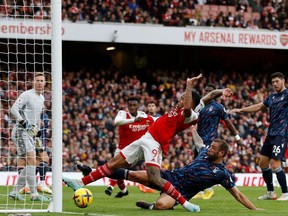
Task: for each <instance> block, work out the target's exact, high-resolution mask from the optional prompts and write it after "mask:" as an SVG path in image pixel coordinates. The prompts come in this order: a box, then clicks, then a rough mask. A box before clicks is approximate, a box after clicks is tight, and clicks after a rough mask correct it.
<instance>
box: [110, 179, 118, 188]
mask: <svg viewBox="0 0 288 216" xmlns="http://www.w3.org/2000/svg"><path fill="white" fill-rule="evenodd" d="M116 184H117V180H115V179H110V184H109V185H110V186H113V187H114V186H115V185H116Z"/></svg>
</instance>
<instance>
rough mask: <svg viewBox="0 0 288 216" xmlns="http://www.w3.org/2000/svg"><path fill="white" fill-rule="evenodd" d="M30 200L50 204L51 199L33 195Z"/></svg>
mask: <svg viewBox="0 0 288 216" xmlns="http://www.w3.org/2000/svg"><path fill="white" fill-rule="evenodd" d="M30 200H31V201H40V202H50V201H51V198H50V197H46V196H42V195H40V194H37V195H32V196H31V198H30Z"/></svg>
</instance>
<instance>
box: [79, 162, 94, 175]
mask: <svg viewBox="0 0 288 216" xmlns="http://www.w3.org/2000/svg"><path fill="white" fill-rule="evenodd" d="M76 167H77V168H78V169H79V170H80V171H81V172H82V174H83V176H87V175H89V174H90V173H91V172H92V169H91V167H89V166H87V165H84V164H83V163H81V162H80V161H76Z"/></svg>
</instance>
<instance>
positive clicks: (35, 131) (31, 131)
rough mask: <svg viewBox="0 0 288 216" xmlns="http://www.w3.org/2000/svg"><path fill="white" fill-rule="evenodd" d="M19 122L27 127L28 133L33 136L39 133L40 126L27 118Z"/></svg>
mask: <svg viewBox="0 0 288 216" xmlns="http://www.w3.org/2000/svg"><path fill="white" fill-rule="evenodd" d="M19 124H20V125H21V126H22V127H23V128H25V129H26V131H27V134H28V135H29V136H31V137H34V136H36V135H37V134H38V131H39V129H38V127H37V126H36V125H32V124H30V123H29V122H28V121H27V120H22V121H20V122H19Z"/></svg>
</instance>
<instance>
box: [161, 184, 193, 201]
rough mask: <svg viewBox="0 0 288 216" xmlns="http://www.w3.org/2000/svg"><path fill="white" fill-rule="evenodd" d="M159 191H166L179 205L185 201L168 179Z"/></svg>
mask: <svg viewBox="0 0 288 216" xmlns="http://www.w3.org/2000/svg"><path fill="white" fill-rule="evenodd" d="M161 191H162V192H163V193H167V194H168V195H169V196H171V197H172V198H174V199H175V200H176V201H178V202H179V203H180V204H181V205H183V204H184V203H185V202H187V201H186V199H185V198H184V197H183V196H182V195H181V194H180V193H179V192H178V191H177V190H176V188H174V186H173V185H172V184H171V183H170V182H169V181H167V182H166V184H165V185H164V187H163V188H162V189H161Z"/></svg>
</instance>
